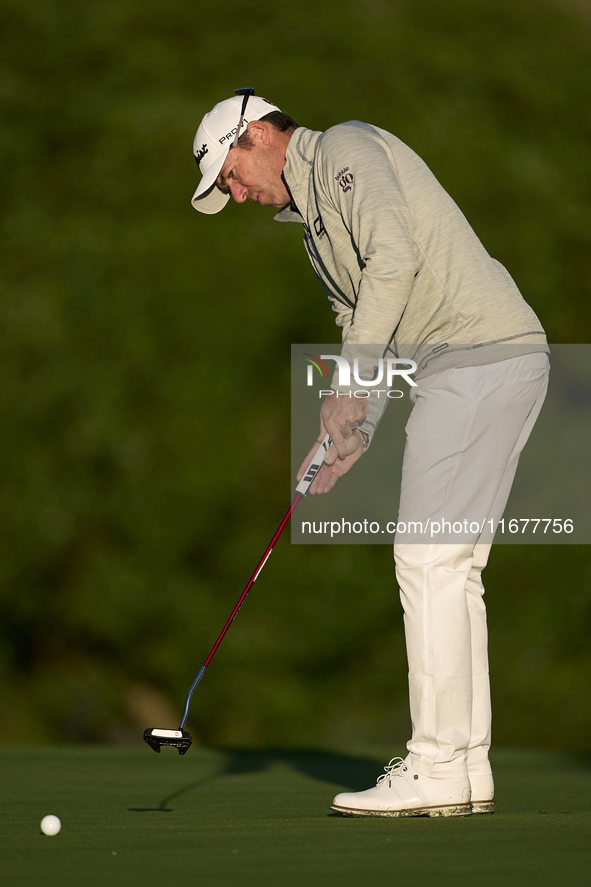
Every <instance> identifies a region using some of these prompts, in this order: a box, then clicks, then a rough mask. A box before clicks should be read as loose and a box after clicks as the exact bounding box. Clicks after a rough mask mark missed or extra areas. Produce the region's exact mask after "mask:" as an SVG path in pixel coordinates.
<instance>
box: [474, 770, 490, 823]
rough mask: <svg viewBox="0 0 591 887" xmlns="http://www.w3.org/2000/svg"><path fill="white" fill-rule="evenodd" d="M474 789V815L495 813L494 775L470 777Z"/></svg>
mask: <svg viewBox="0 0 591 887" xmlns="http://www.w3.org/2000/svg"><path fill="white" fill-rule="evenodd" d="M470 787H471V789H472V813H494V812H495V801H494V797H495V784H494V782H493V778H492V773H491V774H489V775H488V776H472V775H471V776H470Z"/></svg>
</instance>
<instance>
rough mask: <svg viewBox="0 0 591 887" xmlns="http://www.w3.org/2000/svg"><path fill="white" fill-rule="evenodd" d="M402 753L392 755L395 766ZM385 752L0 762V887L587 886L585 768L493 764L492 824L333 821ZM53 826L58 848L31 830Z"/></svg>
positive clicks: (82, 752)
mask: <svg viewBox="0 0 591 887" xmlns="http://www.w3.org/2000/svg"><path fill="white" fill-rule="evenodd" d="M401 751H402V750H401V749H399V750H398V752H401ZM387 758H388V752H386V753H384V752H383V750H381V749H376V748H373V749H371V750H369V751H368V750H367V749H362V750H356V751H355V752H342V751H341V752H337V751H319V750H301V749H278V750H268V749H266V750H244V749H226V750H212V749H204V748H199V747H193V748H191V749H190V751H189V752H188V753H187V755H186V756H185V757H184V758H183V757H179V756H178V755H177V753H176V752H174V751H173V750H172V749H165V750H163V752H162V753H161V754H160V755H158V756H157V755H155V754H154V753H153V752H152V751H151V750H150V749H149V748H148V747H147V746H146V747H140V746H139V745H138V747H137V748H121V747H103V746H101V747H96V746H79V747H69V746H68V747H57V748H53V747H52V748H39V747H33V746H29V747H26V746H19V747H15V746H5V747H4V748H3V749H2V758H1V760H2V764H1V769H0V784H1V786H2V806H1V812H0V835H1V839H0V877H1V878H2V883H3V884H5V885H7V887H8V885H12V884H14V885H19V887H29V885H35V887H36V885H44V887H45V885H49V887H52V885H54V884H55V885H58V884H59V885H63V887H70V885H72V887H73V885H76V887H87V885H88V887H93V885H103V884H108V885H113V887H118V885H123V884H125V885H136V884H142V883H145V884H152V885H154V884H163V885H170V884H173V883H179V882H180V881H181V880H182V881H183V882H184V883H187V884H191V885H193V884H195V885H205V887H210V885H211V887H218V885H219V887H226V885H228V887H229V885H241V887H242V885H245V887H249V885H255V884H256V885H263V887H266V885H278V887H304V885H305V887H307V885H321V884H322V885H327V884H328V885H333V884H334V885H345V887H347V885H373V884H378V883H384V884H397V885H407V884H408V885H419V887H421V885H423V884H425V885H426V884H430V883H437V884H438V885H444V887H445V885H452V884H453V885H460V887H462V885H466V887H468V885H471V887H472V885H478V887H488V885H503V887H509V885H520V887H522V885H529V884H535V885H557V884H558V885H560V884H564V885H566V884H568V885H569V887H576V885H583V884H588V883H589V872H590V871H591V852H590V847H591V842H590V840H589V837H590V833H591V832H590V829H589V826H590V825H591V816H590V810H591V768H590V767H589V762H588V761H585V760H584V759H581V758H574V757H568V756H566V755H564V754H560V753H550V752H526V751H507V750H501V751H497V752H496V754H495V756H494V766H495V776H496V783H497V810H498V812H497V813H496V814H495V815H494V816H472V817H463V818H453V819H427V818H424V819H423V818H413V819H346V818H341V817H338V816H335V815H333V814H331V812H330V811H329V809H328V806H329V804H330V802H331V800H332V797H333V794H334V793H335V792H336V791H340V790H343V789H353V790H356V789H361V788H367V787H369V785H371V784H372V782H373V781H374V779H375V777H376V776H377V775H378V774H379V772H380V771H381V767H382V765H383V764H384V763H386V761H387ZM48 813H53V814H55V815H57V816H59V817H60V819H61V820H62V831H61V833H60V834H59V835H57V836H56V837H46V836H44V835H42V834H41V833H40V830H39V822H40V820H41V818H42V817H43V816H44V815H46V814H48Z"/></svg>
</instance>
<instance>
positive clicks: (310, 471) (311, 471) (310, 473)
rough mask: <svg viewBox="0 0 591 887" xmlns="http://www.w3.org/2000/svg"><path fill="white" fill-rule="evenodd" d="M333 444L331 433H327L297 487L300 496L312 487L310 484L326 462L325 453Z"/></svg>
mask: <svg viewBox="0 0 591 887" xmlns="http://www.w3.org/2000/svg"><path fill="white" fill-rule="evenodd" d="M331 445H332V440H331V437H330V434H327V435H326V437H325V438H324V440H323V441H322V443H321V444H320V446H319V447H318V449H317V450H316V452H315V454H314V458H313V459H312V461H311V462H310V464H309V465H308V468H307V470H306V473H305V475H304V476H303V478H302V479H301V481H300V482H299V484H298V485H297V487H296V488H295V491H296V493H299V494H300V496H305V495H306V493H307V492H308V490H309V489H310V484H311V483H312V481H313V480H314V478H315V477H316V475H317V474H318V472H319V471H320V468H321V466H322V463H323V462H324V454H325V453H326V451H327V450H328V448H329V447H330V446H331Z"/></svg>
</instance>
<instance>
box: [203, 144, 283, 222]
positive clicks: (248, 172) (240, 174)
mask: <svg viewBox="0 0 591 887" xmlns="http://www.w3.org/2000/svg"><path fill="white" fill-rule="evenodd" d="M253 136H254V137H253V138H252V139H251V143H252V147H251V148H250V149H248V150H247V149H245V148H243V147H241V146H240V145H237V146H236V147H235V148H230V150H229V152H228V156H227V157H226V160H225V163H224V165H223V167H222V170H221V172H220V174H219V176H218V178H217V181H216V185H217V187H218V188H219V189H220V191H223V193H224V194H231V195H232V197H233V198H234V200H235V201H236V203H244V201H245V200H252V201H253V202H254V203H258V204H260V205H261V206H276V207H278V208H279V209H282V208H283V207H284V206H287V205H288V204H289V202H290V199H291V198H290V195H289V191H288V190H287V188H286V187H285V183H284V181H283V179H282V177H281V173H282V172H283V166H284V165H285V153H284V152H283V153H282V152H281V151H278V150H277V149H276V148H275V147H274V146H273V145H272V144H266V143H265V140H264V139H260V138H258V137H257V134H256V132H255V133H253Z"/></svg>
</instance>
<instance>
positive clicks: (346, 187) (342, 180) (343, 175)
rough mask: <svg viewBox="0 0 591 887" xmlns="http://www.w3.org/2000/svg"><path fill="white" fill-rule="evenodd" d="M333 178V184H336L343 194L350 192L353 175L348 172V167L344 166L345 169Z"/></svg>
mask: <svg viewBox="0 0 591 887" xmlns="http://www.w3.org/2000/svg"><path fill="white" fill-rule="evenodd" d="M334 178H335V182H338V183H339V185H340V186H341V188H342V189H343V193H344V194H346V193H347V191H350V190H351V185H352V184H353V173H352V172H349V167H348V166H345V168H344V169H342V170H341V171H340V172H338V173H337V174H336V176H335V177H334Z"/></svg>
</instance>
